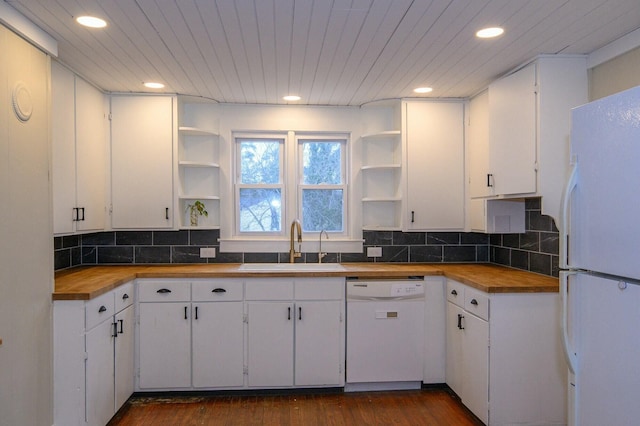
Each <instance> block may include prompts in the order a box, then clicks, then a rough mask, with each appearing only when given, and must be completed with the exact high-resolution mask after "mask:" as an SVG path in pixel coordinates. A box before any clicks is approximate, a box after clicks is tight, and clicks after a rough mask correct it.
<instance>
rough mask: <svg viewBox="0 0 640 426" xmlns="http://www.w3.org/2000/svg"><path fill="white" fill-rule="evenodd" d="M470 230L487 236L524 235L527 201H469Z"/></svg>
mask: <svg viewBox="0 0 640 426" xmlns="http://www.w3.org/2000/svg"><path fill="white" fill-rule="evenodd" d="M467 214H468V218H469V222H468V223H469V230H470V231H471V232H484V233H487V234H524V233H525V231H526V230H525V225H526V217H525V214H526V213H525V201H524V199H522V198H517V199H484V198H473V199H470V200H468V201H467Z"/></svg>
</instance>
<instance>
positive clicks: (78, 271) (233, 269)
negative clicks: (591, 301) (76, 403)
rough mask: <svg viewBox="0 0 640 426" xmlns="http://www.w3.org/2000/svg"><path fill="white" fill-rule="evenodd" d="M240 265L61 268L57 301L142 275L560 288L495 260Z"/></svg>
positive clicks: (507, 289)
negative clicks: (315, 267) (271, 267)
mask: <svg viewBox="0 0 640 426" xmlns="http://www.w3.org/2000/svg"><path fill="white" fill-rule="evenodd" d="M240 266H241V265H240V264H237V263H228V264H192V265H152V266H145V265H128V266H83V267H78V268H73V269H68V270H64V271H60V272H58V273H56V277H55V291H54V293H53V295H52V298H53V300H90V299H93V298H94V297H97V296H99V295H101V294H104V293H106V292H108V291H110V290H112V289H114V288H116V287H118V286H119V285H121V284H124V283H126V282H128V281H131V280H134V279H136V278H225V277H226V278H241V277H253V278H256V277H354V278H367V279H384V278H394V277H406V276H423V275H424V276H430V275H431V276H433V275H436V276H437V275H444V276H446V277H447V278H451V279H454V280H456V281H459V282H462V283H464V284H467V285H469V286H470V287H474V288H476V289H478V290H481V291H484V292H487V293H544V292H557V291H558V279H557V278H554V277H549V276H545V275H539V274H535V273H532V272H527V271H521V270H517V269H512V268H507V267H504V266H499V265H493V264H477V263H475V264H446V263H437V264H434V263H403V264H399V263H343V264H342V267H343V269H342V270H328V271H246V270H241V269H240Z"/></svg>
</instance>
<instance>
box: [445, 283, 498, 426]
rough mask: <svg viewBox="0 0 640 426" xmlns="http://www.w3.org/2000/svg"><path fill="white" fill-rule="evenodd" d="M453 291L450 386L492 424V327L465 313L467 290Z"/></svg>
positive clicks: (450, 303) (449, 317) (449, 305)
mask: <svg viewBox="0 0 640 426" xmlns="http://www.w3.org/2000/svg"><path fill="white" fill-rule="evenodd" d="M450 288H452V290H451V291H452V292H453V293H455V294H451V292H450V297H449V301H448V302H447V368H446V380H447V384H448V385H449V387H450V388H451V389H452V390H453V391H454V392H455V393H456V394H457V395H458V396H459V397H460V399H461V400H462V402H463V403H464V405H466V406H467V408H468V409H469V410H471V412H473V413H474V414H475V415H476V416H478V417H479V418H480V420H482V421H483V422H484V423H488V414H489V323H488V322H487V320H485V319H483V318H480V317H478V316H476V315H474V314H472V313H471V312H468V311H466V310H465V309H464V297H465V293H464V291H463V290H460V289H459V288H457V287H456V286H455V285H450ZM456 288H457V289H456ZM468 293H469V294H467V297H473V296H472V295H471V293H472V291H471V290H469V291H468ZM472 300H476V299H472ZM470 301H471V300H470ZM458 302H460V304H461V305H462V307H461V306H459V305H458V304H457V303H458ZM486 302H487V300H486V298H483V299H481V303H486ZM476 303H479V302H477V300H476Z"/></svg>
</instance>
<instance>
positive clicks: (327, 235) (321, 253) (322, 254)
mask: <svg viewBox="0 0 640 426" xmlns="http://www.w3.org/2000/svg"><path fill="white" fill-rule="evenodd" d="M323 232H324V235H325V237H327V240H328V239H329V234H327V231H325V230H324V229H323V230H322V231H320V237H319V238H320V251H318V263H322V258H323V257H325V256H326V255H327V253H323V252H322V233H323Z"/></svg>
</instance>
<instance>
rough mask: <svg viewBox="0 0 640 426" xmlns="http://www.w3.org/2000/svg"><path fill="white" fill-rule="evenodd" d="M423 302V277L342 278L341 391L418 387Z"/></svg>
mask: <svg viewBox="0 0 640 426" xmlns="http://www.w3.org/2000/svg"><path fill="white" fill-rule="evenodd" d="M424 306H425V302H424V277H410V278H403V279H389V280H382V279H381V280H366V281H365V280H357V279H354V280H348V281H347V365H346V372H347V376H346V384H345V391H347V392H356V391H368V390H388V389H418V388H420V387H421V385H422V376H423V365H424V363H423V358H424V356H423V354H424Z"/></svg>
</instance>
